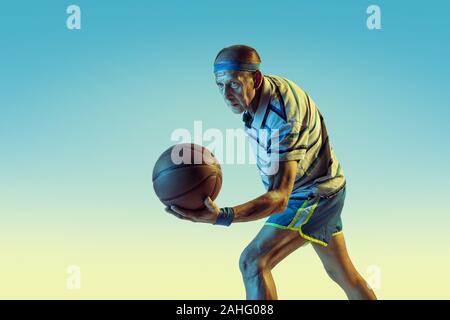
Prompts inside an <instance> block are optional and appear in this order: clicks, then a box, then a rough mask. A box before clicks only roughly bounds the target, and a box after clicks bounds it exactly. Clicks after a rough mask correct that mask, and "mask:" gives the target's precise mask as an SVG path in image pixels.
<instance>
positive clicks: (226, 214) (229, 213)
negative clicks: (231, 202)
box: [214, 207, 234, 227]
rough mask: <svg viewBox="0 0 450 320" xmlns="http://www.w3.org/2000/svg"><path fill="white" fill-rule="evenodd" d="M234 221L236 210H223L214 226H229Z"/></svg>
mask: <svg viewBox="0 0 450 320" xmlns="http://www.w3.org/2000/svg"><path fill="white" fill-rule="evenodd" d="M233 220H234V209H233V208H230V207H226V208H221V209H220V211H219V215H218V216H217V219H216V222H215V223H214V224H216V225H220V226H227V227H228V226H229V225H230V224H231V223H232V222H233Z"/></svg>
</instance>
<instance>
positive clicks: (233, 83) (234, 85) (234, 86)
mask: <svg viewBox="0 0 450 320" xmlns="http://www.w3.org/2000/svg"><path fill="white" fill-rule="evenodd" d="M230 86H231V87H232V88H233V89H236V88H239V84H238V83H237V82H232V83H231V85H230Z"/></svg>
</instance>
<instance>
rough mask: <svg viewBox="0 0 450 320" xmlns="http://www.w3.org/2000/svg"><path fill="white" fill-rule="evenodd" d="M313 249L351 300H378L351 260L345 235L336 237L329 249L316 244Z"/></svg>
mask: <svg viewBox="0 0 450 320" xmlns="http://www.w3.org/2000/svg"><path fill="white" fill-rule="evenodd" d="M313 247H314V250H316V252H317V254H318V255H319V258H320V260H321V261H322V264H323V266H324V268H325V270H326V272H327V273H328V275H329V276H330V278H331V279H332V280H333V281H335V282H336V283H337V284H338V285H339V286H340V287H341V288H342V289H343V290H344V291H345V294H346V295H347V297H348V298H349V299H350V300H376V299H377V297H376V296H375V293H374V292H373V290H372V289H371V288H369V286H368V284H367V282H366V281H365V280H364V279H363V277H362V276H361V275H360V274H359V273H358V271H357V270H356V268H355V267H354V265H353V263H352V261H351V260H350V257H349V255H348V252H347V248H346V245H345V240H344V234H343V233H339V234H337V235H335V236H334V237H333V238H332V239H331V241H330V243H329V244H328V246H327V247H324V246H322V245H320V244H316V243H314V244H313Z"/></svg>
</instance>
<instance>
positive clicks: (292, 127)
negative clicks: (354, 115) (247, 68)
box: [243, 75, 345, 197]
mask: <svg viewBox="0 0 450 320" xmlns="http://www.w3.org/2000/svg"><path fill="white" fill-rule="evenodd" d="M243 120H244V122H245V131H246V133H247V135H248V137H249V142H250V144H251V145H252V149H253V152H254V155H255V158H256V164H257V166H258V169H259V172H260V174H261V178H262V181H263V183H264V186H265V187H266V189H267V190H269V189H271V181H272V177H273V174H275V173H276V172H277V170H278V164H279V162H280V161H288V160H296V161H298V169H297V176H296V179H295V183H294V188H293V190H292V194H291V197H292V196H302V197H307V196H313V195H320V196H323V197H328V196H331V195H333V194H334V193H336V192H338V191H339V190H341V189H342V188H343V187H344V186H345V177H344V171H343V169H342V167H341V165H340V164H339V162H338V160H337V158H336V156H335V154H334V151H333V148H332V147H331V145H330V141H329V137H328V134H327V129H326V127H325V122H324V119H323V117H322V115H321V114H320V111H319V109H318V108H317V106H316V104H315V103H314V101H313V100H312V99H311V98H310V97H309V96H308V94H307V93H306V92H305V91H303V90H302V89H301V88H300V87H298V86H297V85H296V84H295V83H293V82H292V81H290V80H288V79H285V78H282V77H278V76H272V75H270V76H268V75H265V76H264V80H263V84H262V89H261V96H260V100H259V105H258V108H257V110H256V112H255V114H254V115H253V117H252V116H251V115H250V114H249V113H247V112H245V113H244V114H243Z"/></svg>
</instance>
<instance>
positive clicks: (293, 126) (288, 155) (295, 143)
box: [270, 121, 309, 161]
mask: <svg viewBox="0 0 450 320" xmlns="http://www.w3.org/2000/svg"><path fill="white" fill-rule="evenodd" d="M308 139H309V129H308V127H306V126H302V125H301V123H300V122H297V121H293V122H287V123H285V124H283V125H282V126H281V127H280V128H279V129H276V130H272V132H271V135H270V153H271V159H272V161H277V160H278V161H289V160H297V161H298V160H302V159H303V158H304V157H305V153H306V149H307V145H308Z"/></svg>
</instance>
